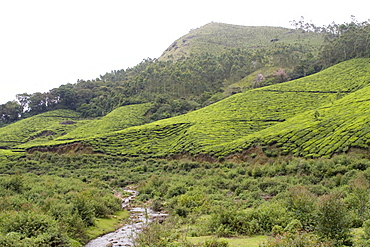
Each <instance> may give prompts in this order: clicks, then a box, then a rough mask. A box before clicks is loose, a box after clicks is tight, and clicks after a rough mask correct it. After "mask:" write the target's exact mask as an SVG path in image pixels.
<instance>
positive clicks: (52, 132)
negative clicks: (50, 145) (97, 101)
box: [0, 110, 80, 148]
mask: <svg viewBox="0 0 370 247" xmlns="http://www.w3.org/2000/svg"><path fill="white" fill-rule="evenodd" d="M79 117H80V115H79V114H78V113H76V112H74V111H71V110H56V111H50V112H46V113H43V114H39V115H37V116H33V117H30V118H26V119H24V120H21V121H18V122H16V123H13V124H10V125H7V126H5V127H2V128H0V147H2V148H11V147H15V146H17V145H20V144H22V143H26V142H32V143H42V142H45V140H48V139H50V138H55V137H58V136H61V135H63V134H66V133H67V132H69V131H71V130H72V129H74V128H75V127H77V125H78V124H77V121H76V120H77V119H78V118H79Z"/></svg>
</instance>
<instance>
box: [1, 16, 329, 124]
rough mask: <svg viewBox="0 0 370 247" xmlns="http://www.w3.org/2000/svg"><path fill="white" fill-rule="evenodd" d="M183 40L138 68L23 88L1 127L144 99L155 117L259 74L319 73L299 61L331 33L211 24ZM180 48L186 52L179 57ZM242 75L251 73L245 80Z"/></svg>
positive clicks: (245, 85)
mask: <svg viewBox="0 0 370 247" xmlns="http://www.w3.org/2000/svg"><path fill="white" fill-rule="evenodd" d="M277 39H278V40H277ZM180 40H185V41H186V42H185V43H184V42H182V41H181V42H180V41H176V42H175V43H176V44H177V45H176V51H175V48H171V49H170V50H169V51H166V52H165V53H164V55H163V56H162V57H160V58H158V59H151V58H148V59H144V60H143V61H142V62H141V63H139V64H137V65H136V66H134V67H132V68H127V69H120V70H114V71H111V72H107V73H105V74H103V75H100V76H99V77H97V78H94V79H91V80H82V79H81V80H78V81H77V83H74V84H70V83H68V84H66V85H61V86H60V87H58V88H53V89H50V90H49V91H48V92H44V93H41V92H37V93H33V94H26V93H23V94H19V95H18V96H17V100H18V101H13V102H7V103H6V104H3V105H0V126H4V125H6V124H9V123H12V122H15V121H17V120H20V119H24V118H26V117H31V116H34V115H37V114H40V113H44V112H47V111H53V110H57V109H68V110H73V111H77V112H78V113H79V114H80V115H81V116H82V117H84V118H95V117H102V116H105V115H107V114H108V113H110V112H111V111H113V110H114V109H116V108H119V107H121V106H126V105H131V104H143V103H151V104H153V107H152V109H151V111H150V112H149V115H148V116H147V118H148V119H150V120H151V121H155V120H159V119H164V118H168V117H173V116H177V115H181V114H184V113H186V112H189V111H192V110H195V109H200V108H202V107H204V106H207V105H209V104H211V103H214V102H216V101H219V100H221V99H223V98H226V97H228V96H230V95H232V94H234V93H236V92H241V91H243V90H247V89H249V88H250V84H251V82H253V81H254V79H255V78H256V74H255V73H257V75H258V74H259V73H260V74H263V76H264V77H265V78H266V81H264V82H263V83H259V85H258V86H263V85H269V84H274V83H278V82H282V81H287V80H289V78H298V77H301V76H304V75H307V74H310V73H313V72H317V71H319V70H320V69H321V66H316V67H315V66H308V67H310V68H311V67H313V69H306V70H308V71H309V73H307V71H305V70H297V69H296V67H298V66H300V64H301V63H302V61H306V60H307V59H314V58H317V57H318V54H319V48H320V47H321V45H322V44H323V43H324V34H322V33H314V32H302V30H291V29H286V28H277V27H244V26H235V25H228V24H221V23H210V24H207V25H205V26H203V27H200V28H198V29H196V30H193V31H191V32H190V33H189V34H188V35H185V36H184V37H183V38H180ZM271 40H276V41H271ZM180 43H181V44H180ZM171 47H172V46H171ZM173 52H175V53H174V54H173V55H169V53H173ZM178 53H179V54H180V53H181V54H183V53H184V54H185V55H186V56H185V57H184V59H179V57H178V55H177V54H178ZM190 54H191V56H190ZM168 56H170V57H172V58H171V59H169V58H168ZM272 68H273V69H272ZM279 70H280V71H283V74H284V76H283V77H281V76H280V75H279V74H277V72H278V71H279ZM243 78H247V79H245V80H244V81H243V82H242V83H239V82H240V80H241V79H243Z"/></svg>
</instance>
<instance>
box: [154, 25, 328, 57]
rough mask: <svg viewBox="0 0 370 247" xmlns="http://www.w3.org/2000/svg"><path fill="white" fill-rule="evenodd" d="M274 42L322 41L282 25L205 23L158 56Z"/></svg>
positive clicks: (264, 45) (312, 43) (311, 43)
mask: <svg viewBox="0 0 370 247" xmlns="http://www.w3.org/2000/svg"><path fill="white" fill-rule="evenodd" d="M277 43H284V44H291V45H295V44H298V43H299V44H300V45H303V46H310V47H315V46H319V45H321V44H322V43H323V36H322V35H321V34H318V33H302V32H301V31H298V30H292V29H288V28H282V27H257V26H237V25H230V24H224V23H209V24H207V25H204V26H202V27H200V28H197V29H193V30H191V31H190V32H189V33H188V34H186V35H184V36H182V37H181V38H179V39H178V40H176V41H175V42H173V43H172V44H171V45H170V46H169V47H168V48H167V49H166V51H165V52H164V53H163V54H162V56H161V57H160V58H159V60H177V59H179V58H181V57H188V56H190V55H191V54H201V53H211V54H219V53H221V52H222V51H224V50H226V49H230V48H239V49H252V50H255V49H258V48H269V47H274V46H275V44H277Z"/></svg>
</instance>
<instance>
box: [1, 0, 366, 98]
mask: <svg viewBox="0 0 370 247" xmlns="http://www.w3.org/2000/svg"><path fill="white" fill-rule="evenodd" d="M364 4H365V3H364V1H363V0H352V1H347V2H343V1H342V2H340V1H337V0H336V1H331V0H329V1H322V0H320V1H318V0H310V1H296V0H294V1H293V0H279V1H277V0H268V1H264V0H255V1H248V0H239V1H236V0H227V1H217V0H216V1H215V0H212V1H211V0H196V1H194V0H187V1H174V0H172V1H170V0H131V1H128V0H100V1H95V0H59V1H57V0H32V1H31V0H9V1H7V0H0V104H2V103H5V102H7V101H9V100H13V99H15V95H16V94H17V93H24V92H27V93H34V92H46V91H49V90H50V89H52V88H55V87H58V86H60V85H62V84H66V83H76V81H77V79H85V80H88V79H94V78H96V77H99V75H101V74H105V72H109V71H111V70H118V69H126V68H128V67H133V66H135V65H136V64H138V63H139V62H141V61H142V60H143V59H144V58H147V57H150V58H158V57H159V56H160V55H161V54H162V52H163V51H164V50H165V49H166V48H167V47H168V46H169V45H170V44H171V43H172V42H173V41H174V40H176V39H178V38H180V37H181V36H183V35H185V34H187V33H188V32H189V31H190V30H191V29H193V28H197V27H200V26H203V25H205V24H207V23H209V22H212V21H213V22H223V23H228V24H237V25H245V26H283V27H291V26H290V21H292V20H299V19H300V17H301V16H304V17H305V20H306V21H307V22H309V21H310V20H312V21H313V23H315V24H318V25H324V24H325V25H326V24H329V23H331V22H333V21H335V22H336V23H343V22H350V20H351V18H350V17H351V15H355V16H356V18H357V19H358V20H359V21H366V20H368V19H369V18H370V15H369V14H368V6H364Z"/></svg>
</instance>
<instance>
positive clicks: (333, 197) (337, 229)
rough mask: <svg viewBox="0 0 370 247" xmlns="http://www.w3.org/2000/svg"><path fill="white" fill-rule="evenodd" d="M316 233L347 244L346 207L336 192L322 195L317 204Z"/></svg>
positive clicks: (348, 235) (348, 230) (347, 219)
mask: <svg viewBox="0 0 370 247" xmlns="http://www.w3.org/2000/svg"><path fill="white" fill-rule="evenodd" d="M316 230H317V233H318V235H319V236H320V237H322V238H330V239H333V240H336V242H337V243H338V244H339V245H340V244H349V243H350V240H349V237H350V234H349V233H350V228H349V218H348V210H347V207H346V205H345V203H344V201H343V199H342V198H341V195H340V194H338V193H332V194H328V195H323V196H322V197H321V198H320V199H319V202H318V206H317V229H316Z"/></svg>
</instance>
